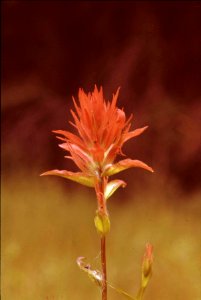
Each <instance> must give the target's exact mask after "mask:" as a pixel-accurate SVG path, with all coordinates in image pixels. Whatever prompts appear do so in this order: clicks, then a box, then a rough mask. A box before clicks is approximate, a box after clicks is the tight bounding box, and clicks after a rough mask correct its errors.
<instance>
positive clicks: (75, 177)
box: [40, 170, 95, 187]
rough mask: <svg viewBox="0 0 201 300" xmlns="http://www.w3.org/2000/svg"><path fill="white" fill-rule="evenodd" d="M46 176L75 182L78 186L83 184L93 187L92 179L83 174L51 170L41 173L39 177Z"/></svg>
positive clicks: (93, 181) (93, 180)
mask: <svg viewBox="0 0 201 300" xmlns="http://www.w3.org/2000/svg"><path fill="white" fill-rule="evenodd" d="M46 175H55V176H60V177H64V178H66V179H70V180H72V181H76V182H78V183H80V184H83V185H86V186H89V187H94V185H95V179H94V177H93V176H87V175H86V174H85V173H83V172H70V171H66V170H51V171H47V172H45V173H42V174H41V175H40V176H46Z"/></svg>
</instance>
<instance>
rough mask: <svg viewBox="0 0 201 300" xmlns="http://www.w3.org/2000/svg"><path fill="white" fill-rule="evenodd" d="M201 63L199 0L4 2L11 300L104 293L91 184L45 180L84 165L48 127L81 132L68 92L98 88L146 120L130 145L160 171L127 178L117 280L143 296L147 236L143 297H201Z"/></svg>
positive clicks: (117, 228)
mask: <svg viewBox="0 0 201 300" xmlns="http://www.w3.org/2000/svg"><path fill="white" fill-rule="evenodd" d="M200 66H201V3H200V1H161V2H159V1H93V2H92V1H12V0H10V1H2V94H1V97H2V107H1V108H2V155H1V158H2V252H1V253H2V297H3V299H5V300H18V299H21V300H29V299H30V300H32V299H34V300H36V299H40V300H43V299H45V300H66V299H73V300H77V299H97V300H98V299H100V298H101V297H100V291H99V289H98V288H97V287H96V286H94V285H93V283H91V282H90V281H89V280H88V278H87V277H86V275H85V274H84V273H82V272H81V271H80V270H79V269H78V267H77V265H76V258H77V257H78V256H86V257H87V260H88V262H90V263H91V265H92V266H93V267H94V268H95V269H98V268H100V253H99V240H98V236H97V234H96V231H95V227H94V225H93V218H94V214H95V210H96V200H95V195H94V191H93V190H92V189H89V188H86V187H83V186H81V185H78V184H76V183H73V182H70V181H66V180H65V179H62V178H57V177H42V178H41V177H39V174H40V173H42V172H44V171H46V170H51V169H67V170H73V171H76V170H77V169H76V166H74V164H73V163H72V162H70V161H68V160H66V159H65V158H64V152H63V151H62V149H60V148H58V145H57V144H58V141H57V140H56V139H55V136H54V135H53V133H52V132H51V130H53V129H67V130H69V129H70V130H71V126H70V125H69V123H68V121H69V120H71V115H70V109H71V108H72V95H73V96H75V97H76V98H77V92H78V88H79V87H82V88H84V90H85V91H86V92H88V91H91V90H92V89H93V88H94V84H97V86H98V87H100V86H103V89H104V95H105V98H106V99H108V100H110V99H111V98H112V93H114V92H115V91H116V90H117V88H118V87H119V86H121V90H120V96H119V100H118V101H119V102H118V105H119V107H120V108H121V107H124V110H125V112H126V114H127V115H130V114H131V113H133V114H134V119H133V123H132V124H133V127H132V128H133V129H134V128H138V127H142V126H145V125H149V128H148V130H147V131H146V132H145V133H144V134H143V135H141V136H140V137H137V138H136V139H133V140H131V141H129V142H128V143H127V144H126V145H125V146H124V149H123V150H124V153H126V154H127V156H128V157H130V158H133V159H140V160H142V161H144V162H146V163H147V164H149V165H150V166H152V167H153V168H154V170H155V173H154V174H150V173H148V172H146V171H144V170H141V169H130V170H128V171H126V172H123V173H120V174H119V175H118V177H117V178H121V179H123V180H125V181H126V182H127V183H128V185H127V187H126V189H122V190H119V191H118V192H117V193H115V195H114V196H112V198H111V199H110V201H109V204H108V205H109V211H110V216H111V223H112V228H111V232H110V234H109V236H108V280H109V281H110V282H112V283H114V285H116V286H117V287H122V288H124V289H125V290H127V291H128V292H130V293H131V294H133V295H134V294H135V292H136V291H137V289H138V286H139V282H140V276H141V275H140V272H141V269H140V268H141V261H142V256H143V252H144V247H145V244H146V242H147V241H149V242H151V243H152V244H153V245H154V275H153V278H152V280H151V282H150V284H149V286H148V288H147V291H146V293H145V297H144V299H145V300H146V299H149V300H152V299H154V300H156V299H163V300H166V299H168V300H170V299H177V300H183V299H185V300H188V299H189V300H190V299H194V300H199V299H201V284H200V278H201V254H200V253H201V239H200V236H201V221H200V220H201V185H200V182H201V175H200V173H201V164H200V152H201V138H200V125H201V68H200ZM109 299H111V300H112V299H123V296H121V295H118V294H116V293H115V292H114V291H112V290H109Z"/></svg>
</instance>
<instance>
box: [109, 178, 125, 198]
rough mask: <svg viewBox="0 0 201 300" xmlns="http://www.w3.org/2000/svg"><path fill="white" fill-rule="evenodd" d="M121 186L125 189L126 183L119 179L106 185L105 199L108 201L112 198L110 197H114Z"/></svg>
mask: <svg viewBox="0 0 201 300" xmlns="http://www.w3.org/2000/svg"><path fill="white" fill-rule="evenodd" d="M120 186H122V187H125V186H126V183H125V181H123V180H119V179H116V180H112V181H110V182H109V183H108V184H107V185H106V188H105V193H104V196H105V199H106V200H107V199H108V198H110V197H111V196H112V194H113V193H114V192H115V191H116V190H117V189H118V188H119V187H120Z"/></svg>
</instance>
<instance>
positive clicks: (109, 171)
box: [103, 158, 154, 176]
mask: <svg viewBox="0 0 201 300" xmlns="http://www.w3.org/2000/svg"><path fill="white" fill-rule="evenodd" d="M133 167H136V168H143V169H145V170H147V171H150V172H154V170H153V169H152V168H151V167H149V166H148V165H146V164H145V163H143V162H142V161H140V160H133V159H129V158H127V159H123V160H121V161H119V162H118V163H116V164H111V165H108V167H107V168H106V169H105V170H104V173H103V175H104V176H111V175H114V174H116V173H119V172H121V171H124V170H126V169H129V168H133Z"/></svg>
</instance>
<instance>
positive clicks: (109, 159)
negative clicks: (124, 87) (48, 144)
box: [41, 86, 153, 196]
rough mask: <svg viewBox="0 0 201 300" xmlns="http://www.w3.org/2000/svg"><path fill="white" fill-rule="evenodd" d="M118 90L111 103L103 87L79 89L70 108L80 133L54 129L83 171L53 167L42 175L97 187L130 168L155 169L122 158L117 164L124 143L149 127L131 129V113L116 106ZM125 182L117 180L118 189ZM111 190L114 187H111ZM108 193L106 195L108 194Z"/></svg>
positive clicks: (75, 125) (62, 145) (74, 124)
mask: <svg viewBox="0 0 201 300" xmlns="http://www.w3.org/2000/svg"><path fill="white" fill-rule="evenodd" d="M118 94H119V89H118V90H117V92H116V94H115V95H113V98H112V101H111V102H106V101H105V100H104V97H103V90H102V88H100V90H98V89H97V87H96V86H95V88H94V91H93V92H92V93H88V94H86V93H85V92H84V91H83V90H82V89H79V93H78V99H79V104H77V103H76V101H75V99H74V98H73V102H74V107H75V110H74V111H73V110H71V114H72V116H73V120H74V122H70V123H71V125H72V126H73V127H75V129H76V131H77V134H73V133H71V132H69V131H64V130H54V131H53V132H54V133H56V134H57V138H58V139H59V140H61V141H62V143H61V144H60V145H59V146H60V147H61V148H63V149H64V150H66V151H67V152H69V153H70V155H68V156H66V157H67V158H70V159H72V160H73V161H74V162H75V164H76V165H77V166H78V168H79V169H80V172H70V171H66V170H63V171H59V170H52V171H48V172H45V173H43V174H41V175H57V176H61V177H65V178H68V179H71V180H73V181H77V182H79V183H81V184H84V185H87V186H91V187H93V186H95V183H96V181H97V179H100V178H103V177H108V176H111V175H113V174H116V173H118V172H121V171H123V170H125V169H128V168H131V167H140V168H144V169H146V170H148V171H151V172H153V170H152V168H151V167H149V166H148V165H146V164H145V163H143V162H141V161H139V160H132V159H123V160H120V161H119V162H117V163H115V162H114V161H115V158H116V156H117V155H118V154H120V155H123V154H122V150H121V149H122V146H123V144H124V143H125V142H126V141H128V140H129V139H131V138H133V137H135V136H138V135H140V134H141V133H143V132H144V130H145V129H146V128H147V126H145V127H143V128H139V129H136V130H134V131H129V130H130V126H131V119H132V115H131V116H130V117H129V118H128V119H127V120H126V116H125V113H124V111H123V109H119V108H117V106H116V102H117V98H118ZM121 182H122V181H116V186H115V187H116V188H117V187H118V186H120V185H122V184H121ZM110 192H111V190H110ZM106 196H107V195H106Z"/></svg>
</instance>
